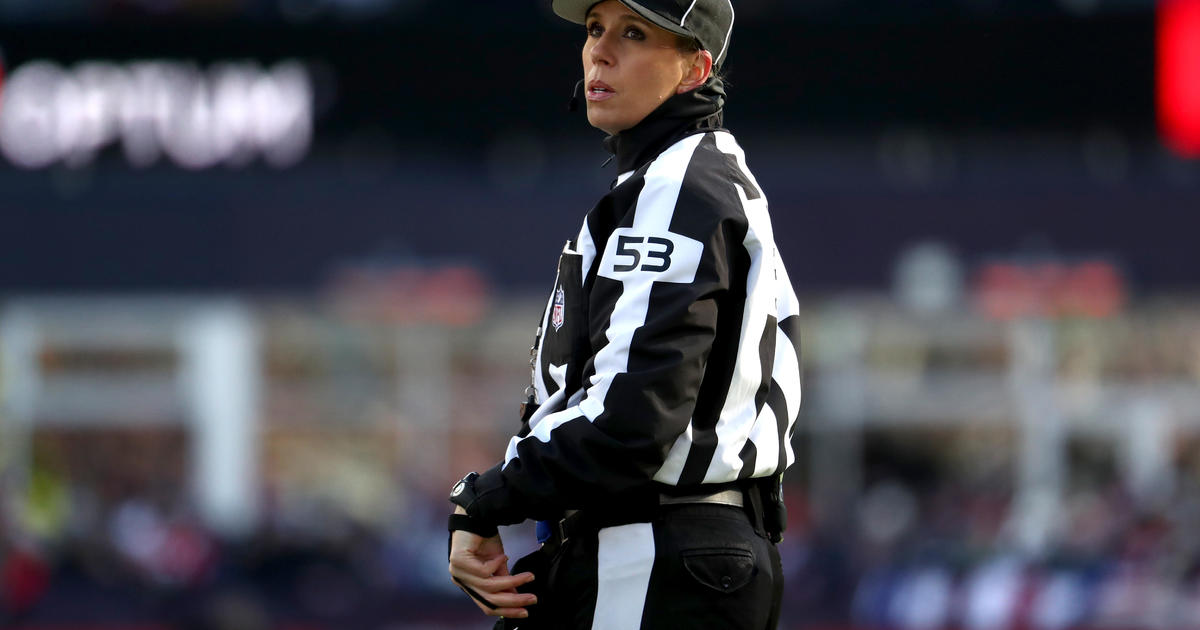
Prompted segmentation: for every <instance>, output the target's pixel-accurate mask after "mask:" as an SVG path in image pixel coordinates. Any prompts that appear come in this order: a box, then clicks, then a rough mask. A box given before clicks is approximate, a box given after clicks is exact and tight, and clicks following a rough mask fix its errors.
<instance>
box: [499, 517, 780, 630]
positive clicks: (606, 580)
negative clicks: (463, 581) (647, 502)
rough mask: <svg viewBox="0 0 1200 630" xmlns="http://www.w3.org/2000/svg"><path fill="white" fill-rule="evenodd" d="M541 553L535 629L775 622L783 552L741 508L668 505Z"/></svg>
mask: <svg viewBox="0 0 1200 630" xmlns="http://www.w3.org/2000/svg"><path fill="white" fill-rule="evenodd" d="M544 560H548V566H547V565H544V566H543V567H542V570H543V575H539V576H538V580H537V581H541V580H542V579H544V580H545V582H543V583H542V584H540V585H539V586H540V589H539V590H540V592H539V602H540V603H539V604H538V605H537V606H534V607H533V608H532V609H531V611H534V612H533V614H534V615H535V616H536V617H537V619H538V623H537V625H536V626H535V627H537V628H553V629H554V630H576V629H578V630H638V629H641V630H666V629H674V628H681V629H682V628H685V629H688V630H702V629H705V628H713V629H718V628H719V629H721V630H743V629H744V630H773V629H774V628H775V627H776V625H777V624H778V620H779V606H780V600H781V598H782V594H783V574H782V570H781V568H780V563H779V551H778V550H777V549H776V548H775V545H774V544H772V543H771V542H770V541H769V540H767V539H766V538H764V537H763V536H760V535H758V534H756V533H755V530H754V526H753V525H752V524H751V521H750V518H749V517H748V516H747V514H746V512H745V511H744V510H742V509H741V508H735V507H728V506H723V505H709V504H687V505H670V506H664V507H663V508H662V511H661V513H660V514H659V515H658V516H657V517H656V518H655V519H654V520H653V522H650V523H633V524H629V525H619V526H615V527H606V528H603V529H600V530H599V531H595V530H586V531H585V532H583V533H582V534H581V535H577V536H574V537H573V538H571V539H569V540H567V541H566V542H565V543H563V545H562V546H561V547H560V548H559V549H558V551H557V553H556V554H555V555H554V557H553V558H548V559H544ZM535 574H536V572H535ZM513 621H516V620H513ZM518 627H526V626H521V625H519V624H518Z"/></svg>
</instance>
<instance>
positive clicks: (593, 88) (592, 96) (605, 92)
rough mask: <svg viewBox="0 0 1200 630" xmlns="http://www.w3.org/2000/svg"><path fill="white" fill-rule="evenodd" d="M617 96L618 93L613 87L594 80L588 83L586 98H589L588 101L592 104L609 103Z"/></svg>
mask: <svg viewBox="0 0 1200 630" xmlns="http://www.w3.org/2000/svg"><path fill="white" fill-rule="evenodd" d="M616 94H617V91H616V90H614V89H612V86H610V85H609V84H607V83H605V82H603V81H597V80H594V79H593V80H591V81H588V83H587V92H586V94H585V96H586V97H587V100H588V101H590V102H592V103H598V102H600V101H607V100H608V99H610V98H612V97H613V96H615V95H616Z"/></svg>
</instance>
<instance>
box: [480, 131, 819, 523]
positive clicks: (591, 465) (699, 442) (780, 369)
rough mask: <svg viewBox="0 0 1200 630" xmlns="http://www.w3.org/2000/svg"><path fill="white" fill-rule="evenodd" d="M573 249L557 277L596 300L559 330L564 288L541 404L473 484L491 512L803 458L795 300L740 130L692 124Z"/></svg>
mask: <svg viewBox="0 0 1200 630" xmlns="http://www.w3.org/2000/svg"><path fill="white" fill-rule="evenodd" d="M564 256H573V257H575V260H573V261H572V263H574V262H575V261H577V262H578V267H575V266H574V264H572V265H570V266H568V265H565V264H563V263H560V274H559V275H560V277H559V278H558V280H557V281H556V285H555V290H557V289H558V288H559V287H568V299H581V300H584V302H582V303H580V304H578V305H576V306H578V307H579V308H578V309H577V310H571V309H570V308H569V309H567V312H568V313H580V314H585V315H582V318H583V319H586V321H584V322H578V321H576V322H568V324H570V325H572V326H582V327H581V328H578V329H574V330H578V333H572V334H579V335H583V336H581V337H579V338H578V339H577V340H576V341H575V342H573V343H572V342H569V341H567V340H563V343H559V340H558V339H557V338H556V337H555V336H556V335H558V334H560V333H561V332H562V331H559V332H556V331H555V329H554V328H553V327H551V326H549V325H548V323H549V321H550V319H549V318H550V316H551V309H552V308H553V302H554V298H553V296H552V297H551V300H550V301H549V302H548V303H547V311H546V315H545V319H544V320H543V325H542V330H543V338H542V342H541V343H540V344H539V351H538V354H537V357H536V361H537V365H536V366H535V370H534V373H535V389H536V391H537V397H538V399H539V402H541V403H542V406H541V408H540V409H539V410H538V412H537V413H536V414H535V415H534V416H533V418H532V419H531V420H530V422H529V427H528V431H523V432H522V434H521V435H520V436H518V437H514V438H513V439H512V440H511V441H510V443H509V445H508V449H507V452H506V455H505V461H504V463H503V464H502V465H501V466H500V467H498V468H497V469H493V471H489V473H487V474H485V475H484V476H482V477H481V478H480V481H479V482H478V483H477V489H478V491H479V493H480V503H481V509H483V510H484V511H486V512H488V516H489V517H490V520H493V521H496V522H516V521H519V520H522V519H524V518H527V517H534V518H542V517H543V516H542V515H544V516H545V517H550V516H553V514H554V513H555V512H556V511H558V510H562V509H570V508H586V507H589V506H590V505H589V504H590V502H593V501H595V502H601V501H605V500H611V499H613V498H615V497H620V496H623V495H625V494H627V493H630V492H635V491H638V490H639V489H644V488H646V487H649V486H653V485H654V483H655V482H657V483H658V484H665V485H669V486H678V487H685V488H691V487H695V486H700V485H702V484H716V483H723V482H729V481H735V480H737V479H742V478H747V477H768V476H772V475H775V474H778V473H781V472H782V471H783V470H784V469H785V468H787V466H789V465H790V464H792V463H793V461H794V460H795V455H794V453H793V451H792V448H791V445H790V437H791V433H792V431H793V430H794V426H795V422H796V417H797V414H798V411H799V405H800V397H801V388H800V363H799V362H800V359H799V349H800V343H799V341H800V340H799V336H798V330H797V328H798V327H797V319H796V316H797V313H798V308H797V306H798V305H797V299H796V295H795V293H794V291H793V290H792V287H791V284H790V282H789V280H788V275H787V272H786V270H785V269H784V266H783V263H782V261H781V260H780V258H779V255H778V252H777V250H776V247H775V240H774V235H773V233H772V229H771V221H770V217H769V215H768V212H767V200H766V197H765V196H764V195H763V193H762V189H761V187H760V186H759V185H758V182H757V181H756V180H755V179H754V176H753V175H752V174H751V172H750V170H749V168H748V166H747V165H746V159H745V155H744V153H743V152H742V149H741V147H739V146H738V144H737V142H736V140H735V139H734V137H733V136H732V135H730V134H729V133H728V132H725V131H716V132H707V133H697V134H694V135H690V136H687V137H685V138H683V139H682V140H679V141H677V142H676V143H675V144H673V145H671V146H670V147H669V148H668V149H666V150H665V151H663V152H662V153H661V154H660V155H659V156H658V157H657V158H656V159H654V160H653V161H652V162H650V163H649V164H646V165H645V166H642V167H641V168H639V169H637V170H636V171H634V172H630V173H623V174H621V176H620V177H619V178H618V181H617V184H616V185H615V186H614V187H613V189H612V190H611V191H610V193H609V194H608V195H606V196H605V197H604V199H602V200H601V202H600V203H598V204H597V205H596V207H595V208H593V210H592V211H591V212H589V213H588V215H587V217H586V220H585V221H584V224H583V226H582V228H581V230H580V232H579V235H578V237H577V238H576V239H575V240H574V241H573V242H572V243H570V244H569V246H568V248H567V250H566V251H564ZM564 269H570V270H571V271H570V274H571V275H573V276H574V277H570V278H563V277H562V275H563V270H564ZM576 287H577V288H576ZM571 293H574V294H575V295H571ZM580 317H581V316H580V315H576V319H578V318H580ZM563 329H564V330H568V329H570V326H564V327H563ZM563 334H565V333H563ZM568 347H570V348H574V350H571V351H570V352H566V351H565V350H564V348H568ZM580 348H584V349H585V350H584V351H582V352H580V351H579V349H580ZM575 370H577V372H576V380H577V381H578V383H579V384H578V386H577V387H575V388H574V389H573V390H572V391H566V390H567V389H572V388H571V387H570V386H568V385H567V382H568V381H570V380H572V379H569V378H563V377H562V376H561V375H562V374H567V373H570V372H572V371H575Z"/></svg>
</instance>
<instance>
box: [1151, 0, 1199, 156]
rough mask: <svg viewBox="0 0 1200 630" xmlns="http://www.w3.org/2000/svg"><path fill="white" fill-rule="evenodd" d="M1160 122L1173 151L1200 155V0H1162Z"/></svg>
mask: <svg viewBox="0 0 1200 630" xmlns="http://www.w3.org/2000/svg"><path fill="white" fill-rule="evenodd" d="M1158 124H1159V129H1160V130H1161V132H1162V135H1163V138H1164V140H1165V141H1166V143H1167V146H1169V147H1171V149H1172V150H1173V151H1175V152H1176V153H1178V154H1179V155H1182V156H1184V157H1189V158H1200V0H1162V1H1161V2H1159V3H1158Z"/></svg>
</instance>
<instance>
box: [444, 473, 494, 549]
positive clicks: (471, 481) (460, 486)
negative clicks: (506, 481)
mask: <svg viewBox="0 0 1200 630" xmlns="http://www.w3.org/2000/svg"><path fill="white" fill-rule="evenodd" d="M478 478H479V473H474V472H472V473H467V476H466V477H463V478H462V479H461V480H459V482H458V483H456V484H454V487H453V488H451V489H450V502H451V503H453V504H455V505H458V506H461V507H462V508H463V509H464V510H466V511H467V513H466V514H451V515H450V521H449V524H448V528H449V530H450V531H451V532H454V531H457V530H460V529H461V530H465V531H468V532H471V533H472V534H475V535H477V536H483V537H484V538H491V537H492V536H495V535H497V534H499V533H500V531H499V530H498V529H496V526H495V525H492V524H491V523H485V522H483V521H480V520H479V518H478V517H476V516H474V515H472V514H471V507H472V506H473V505H474V504H475V480H476V479H478Z"/></svg>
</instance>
